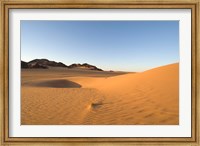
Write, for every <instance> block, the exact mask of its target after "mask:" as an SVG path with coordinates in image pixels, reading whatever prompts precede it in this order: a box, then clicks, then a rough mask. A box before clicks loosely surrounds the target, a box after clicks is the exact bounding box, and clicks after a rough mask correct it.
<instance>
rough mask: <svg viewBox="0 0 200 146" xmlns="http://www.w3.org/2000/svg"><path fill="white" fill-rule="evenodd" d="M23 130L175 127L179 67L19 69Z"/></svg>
mask: <svg viewBox="0 0 200 146" xmlns="http://www.w3.org/2000/svg"><path fill="white" fill-rule="evenodd" d="M21 84H22V88H21V124H22V125H177V124H179V64H178V63H175V64H170V65H166V66H161V67H157V68H154V69H151V70H147V71H144V72H140V73H125V72H106V71H103V72H101V71H91V70H84V69H64V68H51V69H22V81H21Z"/></svg>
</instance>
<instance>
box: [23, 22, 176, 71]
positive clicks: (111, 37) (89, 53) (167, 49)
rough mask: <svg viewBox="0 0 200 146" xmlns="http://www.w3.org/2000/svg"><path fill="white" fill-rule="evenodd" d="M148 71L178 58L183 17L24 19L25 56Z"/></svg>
mask: <svg viewBox="0 0 200 146" xmlns="http://www.w3.org/2000/svg"><path fill="white" fill-rule="evenodd" d="M36 58H38V59H40V58H46V59H49V60H54V61H58V62H63V63H65V64H66V65H70V64H72V63H89V64H92V65H95V66H97V67H99V68H102V69H104V70H119V71H144V70H147V69H150V68H154V67H157V66H162V65H166V64H171V63H175V62H179V22H178V21H32V20H31V21H29V20H23V21H21V59H22V60H23V61H30V60H32V59H36Z"/></svg>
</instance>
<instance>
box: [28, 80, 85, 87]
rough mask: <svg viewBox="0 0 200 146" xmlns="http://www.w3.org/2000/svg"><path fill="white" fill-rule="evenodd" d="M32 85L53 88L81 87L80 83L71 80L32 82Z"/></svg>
mask: <svg viewBox="0 0 200 146" xmlns="http://www.w3.org/2000/svg"><path fill="white" fill-rule="evenodd" d="M31 86H35V87H51V88H81V85H80V84H77V83H75V82H72V81H69V80H49V81H42V82H36V83H32V85H31Z"/></svg>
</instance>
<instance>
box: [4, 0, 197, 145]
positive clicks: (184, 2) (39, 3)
mask: <svg viewBox="0 0 200 146" xmlns="http://www.w3.org/2000/svg"><path fill="white" fill-rule="evenodd" d="M0 3H1V49H0V58H1V60H0V66H1V74H0V75H1V76H0V83H1V90H0V91H1V92H0V93H1V96H0V97H1V106H0V107H1V128H2V132H1V137H0V138H1V144H2V145H12V144H15V145H16V144H18V145H21V144H33V143H34V144H38V145H45V144H47V145H48V144H50V143H53V144H58V143H62V144H63V145H66V144H69V145H70V144H80V145H83V144H84V145H86V144H88V145H94V144H99V145H114V144H119V145H125V144H133V145H139V144H140V145H142V144H144V145H148V144H149V145H171V144H172V145H199V136H200V135H199V126H198V124H199V116H198V115H199V109H200V106H199V69H200V67H199V66H200V61H199V59H200V50H199V49H200V48H199V41H200V40H199V12H200V11H199V10H200V9H199V3H200V1H199V0H180V1H179V0H175V1H167V0H163V1H146V0H142V1H137V0H130V1H129V0H128V1H122V0H117V1H115V0H96V1H92V0H91V1H90V0H84V1H81V0H80V1H73V0H66V1H65V0H56V1H51V0H30V1H20V0H13V1H12V0H11V1H10V0H1V1H0ZM12 8H18V9H20V8H21V9H25V8H26V9H36V8H37V9H42V8H57V9H61V8H97V9H98V8H115V9H117V8H124V9H130V8H135V9H191V11H192V32H191V33H192V137H190V138H184V137H180V138H167V137H163V138H152V137H148V138H144V137H143V138H135V137H132V138H61V137H58V138H50V137H49V138H42V137H33V138H22V137H21V138H20V137H9V116H8V107H9V95H8V92H9V79H8V75H9V70H8V69H9V67H8V58H9V53H8V47H9V46H8V43H9V36H8V34H9V33H8V31H9V30H8V25H9V21H8V14H9V9H12Z"/></svg>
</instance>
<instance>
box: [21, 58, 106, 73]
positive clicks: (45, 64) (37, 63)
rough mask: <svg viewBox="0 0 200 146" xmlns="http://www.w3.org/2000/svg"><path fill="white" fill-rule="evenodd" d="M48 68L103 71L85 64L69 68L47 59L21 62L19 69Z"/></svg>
mask: <svg viewBox="0 0 200 146" xmlns="http://www.w3.org/2000/svg"><path fill="white" fill-rule="evenodd" d="M49 67H66V68H69V69H71V68H80V69H88V70H96V71H103V70H102V69H100V68H97V67H96V66H94V65H90V64H87V63H83V64H79V63H78V64H76V63H74V64H71V65H69V66H67V65H65V64H64V63H62V62H55V61H50V60H48V59H34V60H31V61H29V62H25V61H21V68H27V69H32V68H41V69H48V68H49Z"/></svg>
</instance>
